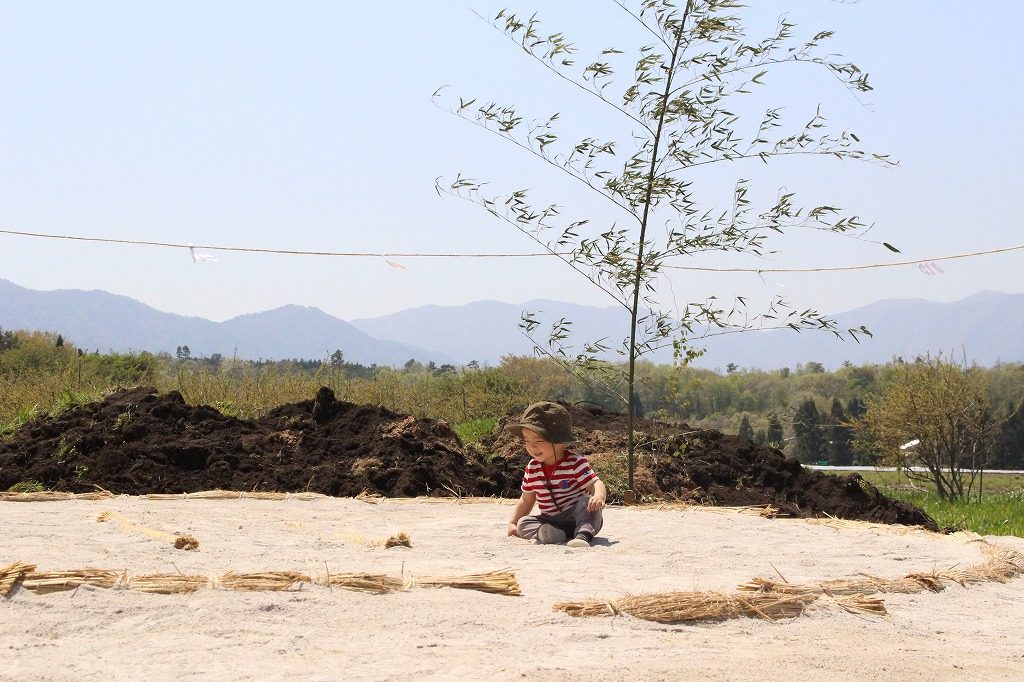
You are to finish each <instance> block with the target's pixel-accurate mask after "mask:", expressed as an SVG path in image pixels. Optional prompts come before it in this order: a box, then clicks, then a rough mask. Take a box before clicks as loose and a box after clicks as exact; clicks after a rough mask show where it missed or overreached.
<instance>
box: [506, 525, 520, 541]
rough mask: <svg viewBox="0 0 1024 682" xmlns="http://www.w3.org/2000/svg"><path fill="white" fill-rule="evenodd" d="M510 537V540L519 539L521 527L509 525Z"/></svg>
mask: <svg viewBox="0 0 1024 682" xmlns="http://www.w3.org/2000/svg"><path fill="white" fill-rule="evenodd" d="M508 536H509V537H510V538H517V537H519V526H518V525H516V524H514V523H510V524H508Z"/></svg>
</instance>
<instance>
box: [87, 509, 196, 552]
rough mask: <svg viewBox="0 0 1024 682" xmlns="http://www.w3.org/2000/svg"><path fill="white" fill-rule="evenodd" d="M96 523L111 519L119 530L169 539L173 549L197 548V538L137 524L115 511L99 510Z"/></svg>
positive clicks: (157, 538)
mask: <svg viewBox="0 0 1024 682" xmlns="http://www.w3.org/2000/svg"><path fill="white" fill-rule="evenodd" d="M96 521H97V522H98V523H105V522H107V521H113V522H114V523H116V524H117V525H118V526H119V527H120V528H121V530H124V531H129V532H133V533H141V534H142V535H146V536H148V537H151V538H154V539H156V540H164V541H170V543H171V544H172V545H174V548H175V549H183V550H185V551H190V550H194V549H199V540H196V539H195V538H194V537H192V536H191V535H176V534H174V533H168V532H166V531H162V530H156V529H155V528H146V527H145V526H137V525H135V524H134V523H132V522H131V521H129V520H128V519H126V518H125V517H123V516H121V515H120V514H118V513H117V512H112V511H104V512H100V513H99V515H98V516H97V517H96Z"/></svg>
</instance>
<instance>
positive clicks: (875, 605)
mask: <svg viewBox="0 0 1024 682" xmlns="http://www.w3.org/2000/svg"><path fill="white" fill-rule="evenodd" d="M835 602H836V604H837V605H838V606H839V608H841V609H843V610H844V611H848V612H850V613H863V614H868V615H872V616H884V615H886V614H888V613H889V612H888V611H886V610H885V602H884V601H882V600H881V599H874V598H872V597H865V596H864V595H863V594H855V595H853V596H850V597H843V598H842V599H836V600H835Z"/></svg>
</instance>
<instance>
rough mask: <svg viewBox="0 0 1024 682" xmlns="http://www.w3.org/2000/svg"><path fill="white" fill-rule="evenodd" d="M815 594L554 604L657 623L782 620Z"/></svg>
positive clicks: (693, 595)
mask: <svg viewBox="0 0 1024 682" xmlns="http://www.w3.org/2000/svg"><path fill="white" fill-rule="evenodd" d="M817 598H818V595H816V594H777V593H751V594H726V593H724V592H659V593H654V594H643V595H636V596H627V597H623V598H621V599H615V600H604V601H602V600H598V599H590V600H586V601H582V602H559V603H558V604H555V605H554V607H553V608H554V609H555V610H556V611H564V612H566V613H568V614H569V615H570V616H614V615H619V614H627V615H630V616H633V617H635V618H641V619H643V620H651V621H655V622H657V623H688V622H693V621H706V620H726V619H729V618H741V617H746V618H763V619H765V620H781V619H783V618H795V617H796V616H799V615H800V614H801V613H803V611H804V609H805V608H806V607H807V605H808V604H810V603H811V602H813V601H814V600H816V599H817Z"/></svg>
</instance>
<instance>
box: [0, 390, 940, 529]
mask: <svg viewBox="0 0 1024 682" xmlns="http://www.w3.org/2000/svg"><path fill="white" fill-rule="evenodd" d="M567 407H568V408H569V410H570V412H571V413H572V416H573V424H574V425H575V431H576V433H577V436H578V438H579V443H578V444H577V445H576V446H574V449H575V450H577V451H578V452H580V453H581V454H584V455H586V456H587V457H588V458H589V459H590V460H591V462H592V463H593V464H594V467H595V469H597V470H598V473H599V474H600V475H601V477H602V478H603V479H604V480H605V482H606V483H607V484H608V487H609V489H610V490H611V492H612V495H613V498H614V495H615V494H616V493H618V492H620V491H621V490H623V489H624V488H625V470H626V463H625V455H624V454H623V453H624V452H625V450H626V417H625V415H622V414H616V413H611V412H606V411H604V410H601V409H600V408H596V407H586V406H567ZM511 419H513V417H512V416H508V417H505V418H503V419H502V420H501V421H500V423H499V424H498V426H497V427H496V429H495V430H494V432H493V433H492V434H491V435H490V436H489V437H488V438H485V439H484V440H483V441H482V442H481V443H479V444H475V445H474V447H473V448H472V449H471V450H467V449H466V448H464V447H463V446H462V444H461V443H460V442H459V439H458V437H457V436H456V435H455V433H454V432H453V431H452V430H451V428H450V427H449V426H448V425H447V424H445V423H444V422H438V421H434V420H430V419H417V418H415V417H411V416H408V415H403V414H397V413H395V412H391V411H389V410H386V409H383V408H379V407H374V406H369V405H355V404H352V403H347V402H342V401H338V400H336V399H335V396H334V393H333V392H331V390H330V389H327V388H322V389H320V391H319V392H318V393H317V395H316V398H315V399H313V400H307V401H303V402H299V403H292V404H288V405H282V406H280V407H277V408H275V409H274V410H271V411H270V412H269V413H268V414H267V415H266V416H264V417H262V418H261V419H257V420H242V419H235V418H233V417H227V416H224V415H223V414H221V413H220V412H218V411H217V410H215V409H213V408H212V407H207V406H204V405H200V406H196V407H192V406H189V405H187V404H186V403H185V401H184V400H183V399H182V397H181V395H180V394H179V393H177V392H176V391H171V392H170V393H167V394H164V395H159V394H157V392H156V390H155V389H153V388H148V387H143V388H135V389H129V390H124V391H120V392H117V393H114V394H112V395H110V396H108V397H107V398H105V399H104V400H102V401H100V402H97V403H91V404H88V405H81V406H79V407H76V408H74V409H71V410H68V411H67V412H65V413H63V414H61V415H59V416H57V417H53V418H50V417H43V418H40V419H36V420H34V421H31V422H29V423H27V424H25V425H24V426H23V427H21V428H20V429H18V430H17V431H16V432H15V433H14V434H13V435H12V436H11V437H10V438H8V439H6V440H4V441H2V442H0V490H7V489H9V488H10V487H11V486H13V485H15V484H17V483H24V482H28V481H35V482H38V483H41V484H42V485H43V486H45V487H46V488H47V489H49V490H59V491H69V492H88V491H92V490H94V488H95V486H99V487H101V488H104V489H106V490H110V491H111V492H115V493H128V494H146V493H180V492H197V491H200V490H212V489H217V488H219V489H224V490H269V491H278V492H299V491H305V490H308V491H312V492H319V493H325V494H327V495H336V496H351V495H358V494H359V493H360V492H363V491H367V492H371V493H378V494H381V495H386V496H389V497H405V496H415V495H453V494H457V495H485V496H486V495H503V496H509V497H513V496H517V495H518V494H519V484H520V482H521V480H522V474H523V466H524V465H525V464H526V459H527V456H526V454H525V452H524V451H523V448H522V445H521V444H520V443H519V441H518V439H517V438H515V437H513V436H512V435H511V434H509V433H508V432H506V431H505V430H504V428H503V427H504V425H505V424H507V423H508V422H509V421H510V420H511ZM637 429H638V430H639V431H640V433H641V436H640V438H639V440H640V446H639V447H638V449H637V458H636V462H637V467H636V471H635V476H634V489H635V490H636V492H637V493H638V494H639V495H640V496H641V497H642V498H646V499H649V500H651V499H653V500H683V501H692V502H696V503H700V504H713V505H730V506H735V505H766V504H772V505H774V506H775V507H777V508H779V509H780V510H781V511H782V512H784V513H786V514H790V515H793V516H817V515H822V514H830V515H832V516H836V517H840V518H846V519H862V520H867V521H878V522H883V523H903V524H911V525H916V524H919V525H923V526H926V527H928V528H931V529H933V530H936V529H937V527H936V525H935V522H934V521H933V520H932V519H931V518H929V517H928V516H927V515H926V514H925V513H924V512H922V511H921V510H920V509H918V508H917V507H914V506H913V505H909V504H907V503H904V502H899V501H896V500H891V499H889V498H887V497H885V496H884V495H882V494H881V493H879V491H878V490H877V489H876V488H875V487H874V486H872V485H870V484H869V483H867V482H866V481H864V480H863V479H862V478H861V477H860V476H858V475H857V474H850V475H847V476H830V475H827V474H824V473H821V472H816V471H810V470H807V469H804V468H803V467H802V466H801V465H800V464H799V463H798V462H797V461H796V460H792V459H786V458H785V457H784V456H783V455H782V453H781V452H779V451H778V450H775V449H773V448H769V447H763V446H757V445H754V444H753V443H751V442H749V441H740V440H739V439H738V438H736V437H734V436H728V435H725V434H722V433H720V432H718V431H701V430H697V431H693V430H689V429H688V428H687V427H686V426H685V425H682V426H679V425H670V424H664V423H659V422H653V421H647V420H640V421H639V422H638V424H637ZM478 453H482V454H478ZM484 460H486V463H483V461H484Z"/></svg>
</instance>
